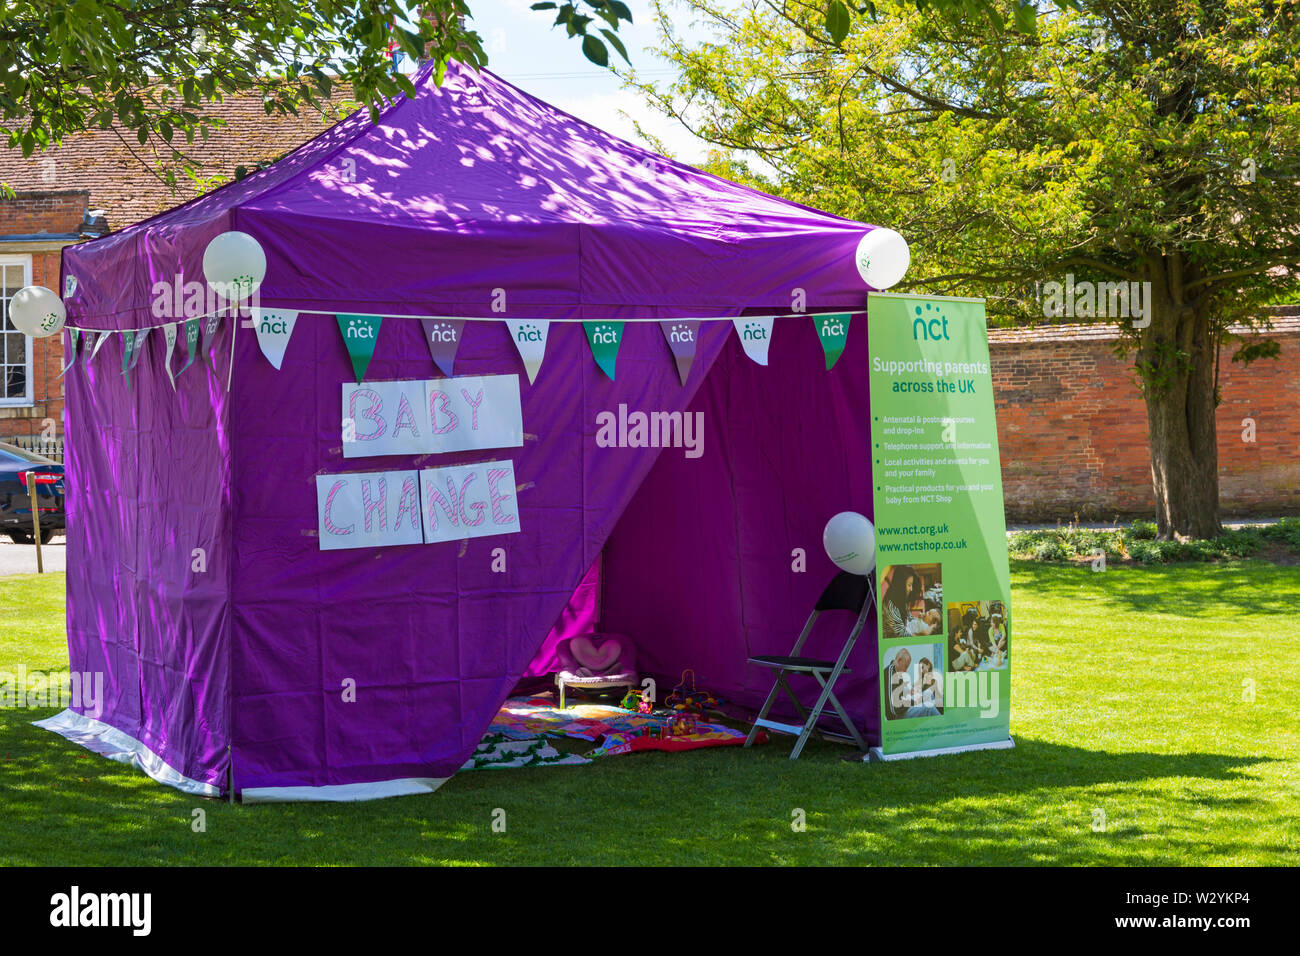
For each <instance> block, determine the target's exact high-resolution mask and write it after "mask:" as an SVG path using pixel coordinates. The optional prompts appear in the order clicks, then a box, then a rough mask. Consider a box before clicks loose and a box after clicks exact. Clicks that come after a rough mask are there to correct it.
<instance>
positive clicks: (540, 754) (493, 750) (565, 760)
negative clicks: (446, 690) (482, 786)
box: [460, 734, 591, 770]
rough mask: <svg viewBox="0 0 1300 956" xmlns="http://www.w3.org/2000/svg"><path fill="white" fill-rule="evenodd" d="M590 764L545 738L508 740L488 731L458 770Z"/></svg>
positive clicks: (587, 759) (578, 755)
mask: <svg viewBox="0 0 1300 956" xmlns="http://www.w3.org/2000/svg"><path fill="white" fill-rule="evenodd" d="M583 763H591V760H590V759H589V758H587V757H584V756H582V755H581V754H566V753H561V752H560V751H558V750H556V749H555V748H554V747H552V746H551V745H550V744H548V743H547V742H546V741H545V740H542V739H540V738H539V739H534V740H507V739H506V738H504V737H501V736H494V735H492V734H489V735H488V736H486V737H484V738H483V739H482V740H481V741H480V742H479V745H478V746H477V747H476V748H474V755H473V756H472V757H470V758H469V760H467V761H465V765H464V766H463V767H461V768H460V769H461V770H504V769H507V768H511V767H538V766H561V765H565V764H583Z"/></svg>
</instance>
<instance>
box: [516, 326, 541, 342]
mask: <svg viewBox="0 0 1300 956" xmlns="http://www.w3.org/2000/svg"><path fill="white" fill-rule="evenodd" d="M541 340H542V330H541V329H540V328H538V327H537V326H536V325H528V324H524V325H521V326H519V328H518V330H517V331H516V332H515V341H516V342H540V341H541Z"/></svg>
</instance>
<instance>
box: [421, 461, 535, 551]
mask: <svg viewBox="0 0 1300 956" xmlns="http://www.w3.org/2000/svg"><path fill="white" fill-rule="evenodd" d="M420 499H421V503H422V505H423V511H422V512H421V514H422V515H423V516H424V540H425V542H426V543H427V544H433V543H434V542H437V541H459V540H460V539H461V538H482V537H485V536H486V535H491V534H515V533H517V532H518V531H519V508H518V504H517V502H516V501H515V465H514V462H511V461H489V462H485V463H483V464H478V465H453V466H451V467H448V468H429V469H426V470H425V471H422V472H420Z"/></svg>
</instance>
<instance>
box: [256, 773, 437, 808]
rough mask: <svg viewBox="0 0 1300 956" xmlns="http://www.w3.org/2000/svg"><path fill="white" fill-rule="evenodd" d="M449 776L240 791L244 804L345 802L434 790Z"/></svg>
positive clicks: (402, 795)
mask: <svg viewBox="0 0 1300 956" xmlns="http://www.w3.org/2000/svg"><path fill="white" fill-rule="evenodd" d="M450 779H451V778H450V777H402V778H399V779H397V780H376V781H375V782H373V783H341V784H335V785H333V786H328V787H250V788H247V789H244V790H241V791H239V798H240V799H241V800H243V802H244V803H298V802H305V803H347V802H352V801H357V800H381V799H383V798H385V797H409V796H414V795H416V794H420V793H433V791H435V790H437V789H438V788H439V787H441V786H442V785H443V784H444V783H446V782H447V781H448V780H450Z"/></svg>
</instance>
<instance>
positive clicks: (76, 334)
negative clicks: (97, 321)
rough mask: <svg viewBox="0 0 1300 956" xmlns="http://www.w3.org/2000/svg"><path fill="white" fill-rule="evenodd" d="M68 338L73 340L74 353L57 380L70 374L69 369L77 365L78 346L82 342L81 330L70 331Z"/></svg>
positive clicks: (69, 357)
mask: <svg viewBox="0 0 1300 956" xmlns="http://www.w3.org/2000/svg"><path fill="white" fill-rule="evenodd" d="M68 336H69V338H70V340H71V344H72V352H71V354H70V355H69V356H68V364H67V365H65V366H63V371H61V372H60V373H59V374H58V375H57V376H56V378H63V376H65V375H67V374H68V369H70V368H72V366H74V365H76V364H77V345H78V344H79V343H80V342H81V329H68Z"/></svg>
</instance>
